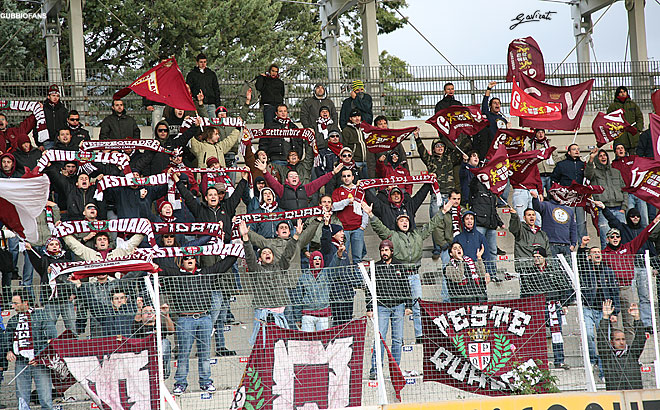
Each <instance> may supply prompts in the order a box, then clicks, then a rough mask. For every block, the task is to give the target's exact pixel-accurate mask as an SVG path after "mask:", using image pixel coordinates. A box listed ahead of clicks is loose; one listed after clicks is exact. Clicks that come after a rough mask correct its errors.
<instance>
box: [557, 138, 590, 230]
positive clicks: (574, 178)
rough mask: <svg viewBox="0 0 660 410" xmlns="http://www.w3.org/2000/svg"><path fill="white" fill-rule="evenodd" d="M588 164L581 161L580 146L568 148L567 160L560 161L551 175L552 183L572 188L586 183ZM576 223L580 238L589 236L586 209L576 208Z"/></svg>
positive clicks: (575, 145) (574, 145) (573, 145)
mask: <svg viewBox="0 0 660 410" xmlns="http://www.w3.org/2000/svg"><path fill="white" fill-rule="evenodd" d="M585 166H586V164H585V163H584V161H582V160H581V159H580V147H579V146H578V144H571V145H569V146H568V152H566V159H565V160H563V161H559V162H558V163H557V165H556V166H555V169H554V170H553V171H552V174H551V175H550V180H551V181H552V182H557V183H558V184H559V185H562V186H570V185H571V184H572V183H573V182H577V183H578V184H582V183H584V168H585ZM573 210H574V211H575V221H576V222H577V229H578V238H581V237H583V236H587V222H586V217H585V214H584V208H580V207H575V208H573Z"/></svg>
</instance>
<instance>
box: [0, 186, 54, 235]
mask: <svg viewBox="0 0 660 410" xmlns="http://www.w3.org/2000/svg"><path fill="white" fill-rule="evenodd" d="M29 176H32V174H25V175H24V177H23V178H9V179H4V178H3V179H0V209H2V212H0V222H2V223H3V224H5V225H7V227H8V228H9V229H11V230H12V231H14V232H16V233H17V234H18V236H20V237H21V238H24V239H26V240H28V241H29V242H36V241H38V240H39V232H38V230H37V217H38V216H39V214H41V211H43V210H44V207H45V206H46V202H47V201H48V194H49V193H50V181H49V180H48V177H47V176H45V175H41V176H36V177H29Z"/></svg>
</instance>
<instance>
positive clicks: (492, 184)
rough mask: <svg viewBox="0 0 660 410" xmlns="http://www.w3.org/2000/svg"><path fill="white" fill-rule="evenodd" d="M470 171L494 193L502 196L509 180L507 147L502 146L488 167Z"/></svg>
mask: <svg viewBox="0 0 660 410" xmlns="http://www.w3.org/2000/svg"><path fill="white" fill-rule="evenodd" d="M470 171H471V172H472V173H473V174H474V176H475V177H477V179H478V180H479V181H480V182H481V183H482V184H484V185H486V188H488V189H489V190H490V191H491V192H492V193H494V194H495V195H500V194H501V193H502V192H504V188H506V183H507V181H508V179H509V156H508V155H507V153H506V147H505V146H504V145H500V147H499V148H498V149H497V151H495V154H494V155H493V156H492V158H491V159H490V160H489V161H488V163H487V164H486V165H484V166H483V167H481V168H472V169H470Z"/></svg>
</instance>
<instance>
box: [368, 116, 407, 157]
mask: <svg viewBox="0 0 660 410" xmlns="http://www.w3.org/2000/svg"><path fill="white" fill-rule="evenodd" d="M360 128H362V132H363V133H364V143H365V145H366V146H367V149H368V150H369V151H370V152H376V153H378V152H385V151H389V150H391V149H393V148H394V147H396V146H397V145H399V144H400V143H401V142H402V141H403V140H405V139H406V138H408V137H409V136H410V135H412V133H413V132H414V131H415V130H416V129H417V127H408V128H401V129H389V128H387V129H382V128H378V127H374V126H371V125H369V124H367V123H366V122H362V123H361V124H360Z"/></svg>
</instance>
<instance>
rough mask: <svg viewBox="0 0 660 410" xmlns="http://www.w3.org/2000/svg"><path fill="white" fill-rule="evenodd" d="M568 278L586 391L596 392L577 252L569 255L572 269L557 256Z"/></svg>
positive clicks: (564, 259) (562, 257) (561, 256)
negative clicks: (573, 294) (575, 306)
mask: <svg viewBox="0 0 660 410" xmlns="http://www.w3.org/2000/svg"><path fill="white" fill-rule="evenodd" d="M557 256H558V257H559V260H560V261H561V264H562V265H563V266H564V269H565V270H566V272H567V273H568V276H569V277H570V278H571V282H573V289H574V290H575V302H576V304H577V309H578V325H579V326H580V341H581V342H582V361H583V363H584V376H585V380H586V382H587V391H588V392H595V391H596V381H595V380H594V375H593V373H592V372H591V360H590V359H589V344H588V343H587V326H586V324H585V323H584V311H583V310H582V289H581V288H580V274H579V272H578V264H577V252H572V253H571V262H572V265H573V266H572V267H571V266H570V265H569V264H568V262H567V261H566V258H565V257H564V255H562V254H559V255H557Z"/></svg>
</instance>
